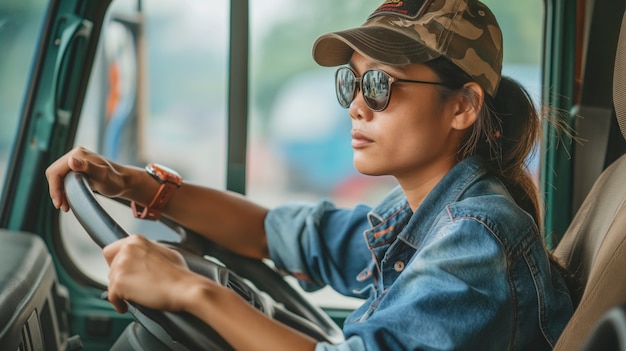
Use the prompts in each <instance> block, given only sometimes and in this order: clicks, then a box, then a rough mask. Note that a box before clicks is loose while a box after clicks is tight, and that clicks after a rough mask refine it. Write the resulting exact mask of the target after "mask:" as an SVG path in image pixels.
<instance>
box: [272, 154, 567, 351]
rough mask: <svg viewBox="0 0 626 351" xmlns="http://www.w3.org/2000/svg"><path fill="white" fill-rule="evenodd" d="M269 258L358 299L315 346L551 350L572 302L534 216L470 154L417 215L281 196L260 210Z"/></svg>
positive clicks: (396, 202) (399, 200)
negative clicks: (332, 333) (340, 336)
mask: <svg viewBox="0 0 626 351" xmlns="http://www.w3.org/2000/svg"><path fill="white" fill-rule="evenodd" d="M265 227H266V230H267V236H268V243H269V249H270V256H271V258H272V259H273V260H274V262H275V263H276V265H277V266H278V267H279V268H282V269H284V270H286V271H288V272H290V273H291V274H293V275H294V276H295V277H296V278H298V279H299V280H300V284H301V285H302V286H303V287H304V288H305V289H307V290H315V289H317V288H320V287H322V286H324V285H326V284H328V285H330V286H332V287H333V288H334V289H335V290H337V291H339V292H340V293H342V294H344V295H348V296H353V297H360V298H363V299H366V300H365V302H364V304H363V305H362V306H361V307H360V308H358V309H356V310H355V311H354V312H353V313H352V314H351V315H350V317H349V318H348V319H347V320H346V323H345V325H344V329H343V331H344V335H345V338H346V340H345V341H344V342H342V343H340V344H337V345H330V344H327V343H318V345H317V347H316V350H318V351H321V350H346V351H347V350H368V351H373V350H481V351H486V350H498V351H502V350H549V349H551V348H552V346H553V345H554V343H555V342H556V340H557V338H558V337H559V335H560V333H561V331H562V330H563V328H564V327H565V324H566V323H567V321H568V320H569V318H570V316H571V314H572V311H573V307H572V302H571V299H570V297H569V294H568V290H567V287H566V285H565V282H564V279H563V277H562V275H561V274H560V271H559V270H558V269H557V268H556V267H554V266H553V265H551V263H550V261H549V259H548V256H547V254H546V251H545V249H544V246H543V244H542V239H541V237H540V235H539V233H538V230H537V227H536V226H535V224H534V222H533V219H532V218H531V216H529V215H528V214H527V213H526V212H524V211H523V210H521V209H520V208H519V207H518V206H517V205H516V204H515V202H514V200H513V199H512V198H511V196H510V195H509V194H508V192H507V191H506V189H505V187H504V186H503V185H502V183H501V182H500V181H499V180H498V179H497V178H495V177H494V176H492V175H489V174H488V173H487V172H486V171H485V170H484V168H482V167H481V166H480V164H479V162H478V161H477V160H475V159H474V158H468V159H466V160H464V161H462V162H460V163H458V164H457V165H456V166H455V167H453V169H452V170H450V172H448V174H447V175H446V176H445V177H444V178H443V179H442V180H441V181H440V182H439V184H437V186H436V187H435V188H434V189H433V190H432V191H431V193H430V194H429V195H428V196H427V198H426V199H425V200H424V202H423V203H422V204H421V205H420V207H419V208H418V209H417V211H416V212H415V213H413V211H412V210H411V208H410V207H409V204H408V202H407V199H406V197H405V196H404V193H403V192H402V189H400V188H396V189H394V190H393V191H391V192H390V193H389V194H388V195H387V196H386V198H385V199H384V200H383V201H382V202H381V204H380V205H378V206H377V207H376V208H374V209H371V208H369V207H367V206H363V205H358V206H356V207H355V208H354V209H351V210H347V209H338V208H336V207H335V206H333V205H332V204H331V203H329V202H327V201H323V202H321V203H319V204H317V205H305V204H289V205H285V206H282V207H279V208H276V209H274V210H272V211H270V212H269V214H268V216H267V217H266V221H265Z"/></svg>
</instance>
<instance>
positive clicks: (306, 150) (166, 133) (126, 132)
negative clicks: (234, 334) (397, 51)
mask: <svg viewBox="0 0 626 351" xmlns="http://www.w3.org/2000/svg"><path fill="white" fill-rule="evenodd" d="M118 2H119V1H118ZM485 2H486V3H487V4H488V5H489V6H490V7H491V8H492V9H493V11H494V12H495V14H496V16H497V17H498V19H499V22H500V24H501V26H502V30H503V35H504V41H505V57H504V60H505V64H504V73H505V74H506V75H509V76H511V77H513V78H515V79H516V80H518V81H520V82H521V83H522V84H523V85H524V86H525V87H526V88H527V89H528V90H529V92H530V94H531V96H532V97H533V98H534V99H535V101H536V102H537V103H539V101H540V86H541V84H540V79H541V72H540V67H541V55H542V53H541V45H542V44H541V41H542V18H543V15H542V14H541V13H540V12H541V11H538V9H539V10H540V9H542V6H543V2H542V1H541V0H532V1H530V2H519V4H518V3H517V2H501V1H500V2H498V1H497V0H488V1H485ZM380 3H381V0H348V1H342V2H339V3H337V2H335V1H330V0H320V1H308V2H295V1H287V0H283V1H262V0H251V1H250V30H249V33H250V70H249V72H250V79H249V82H250V95H249V113H250V121H249V126H248V127H249V129H248V135H249V140H248V164H247V167H248V169H247V195H248V196H249V197H250V198H252V199H253V200H255V201H257V202H259V203H261V204H263V205H265V206H268V207H272V206H275V205H278V204H281V203H284V202H286V201H299V200H304V201H318V200H320V199H322V198H330V199H332V200H333V201H335V202H336V203H337V204H338V205H339V206H353V205H355V204H356V203H357V202H362V203H368V204H370V205H375V204H376V203H377V202H378V201H380V200H381V198H382V196H384V195H385V193H386V192H387V191H388V190H389V189H390V188H391V187H393V186H394V185H395V183H394V181H393V179H391V178H387V177H367V176H363V175H361V174H358V173H357V172H356V171H355V170H354V168H353V165H352V149H351V146H350V128H351V122H350V118H349V117H348V114H347V111H346V110H344V109H342V108H340V107H339V105H338V104H337V102H336V99H335V95H334V86H333V84H334V72H335V69H334V68H323V67H319V66H317V65H316V64H315V62H314V61H313V59H312V57H311V47H312V44H313V42H314V41H315V38H316V37H317V36H318V35H320V34H322V33H324V32H328V31H331V30H340V29H344V28H348V27H352V26H356V25H359V24H360V23H362V22H363V20H364V19H365V18H366V17H367V16H368V15H369V13H371V12H372V11H373V9H375V8H376V7H377V6H378V5H380ZM181 4H184V6H182V5H181ZM533 5H534V6H533ZM229 6H230V2H229V1H226V0H224V1H200V0H197V1H185V2H182V3H181V2H180V1H177V0H167V1H157V0H144V1H142V8H143V11H144V13H143V17H138V18H140V19H141V22H140V24H141V25H142V26H143V27H142V28H143V29H144V31H135V30H134V29H133V28H135V27H134V26H136V25H137V24H132V23H129V22H128V21H127V20H123V19H127V18H128V16H117V13H118V12H115V8H114V9H113V10H112V11H111V16H110V18H111V21H110V23H109V24H108V25H107V29H106V30H105V31H104V32H103V34H104V35H106V36H107V38H106V40H104V41H103V44H106V45H101V50H102V51H104V52H103V53H102V54H101V55H100V60H101V61H100V62H99V63H98V64H97V67H96V68H97V70H96V71H95V72H94V73H93V74H92V81H91V83H90V84H91V85H90V87H89V89H90V90H89V92H88V99H89V100H88V102H87V103H86V104H85V108H84V111H83V120H82V121H81V125H80V130H79V136H78V140H77V142H76V144H77V145H84V146H86V147H89V148H91V149H93V150H97V151H99V152H101V153H104V154H106V155H107V156H109V157H111V158H113V159H116V160H119V161H120V162H130V163H134V164H136V165H138V166H143V165H144V164H145V163H147V162H160V163H163V164H165V165H168V166H170V167H172V168H174V169H176V170H177V171H179V173H181V174H182V175H183V177H184V178H185V179H186V180H189V181H193V182H196V183H200V184H203V185H206V186H211V187H215V188H219V189H223V188H224V187H225V183H226V168H225V167H226V166H225V165H226V128H227V127H226V122H227V120H226V118H227V117H226V115H227V111H226V102H227V96H226V94H227V88H228V84H227V83H228V82H227V79H228V66H227V60H228V34H227V33H228V26H229V24H228V21H229V15H230V14H229V11H230V8H229ZM303 13H304V14H306V15H305V16H303ZM140 33H145V34H144V35H143V36H142V37H139V36H138V35H139V34H140ZM109 36H110V37H109ZM133 80H134V81H133ZM531 161H532V162H533V163H532V164H533V167H534V168H533V171H535V172H536V168H537V167H538V158H536V159H533V160H531ZM116 211H119V212H120V213H123V214H124V216H125V217H130V210H129V209H128V208H126V207H124V206H120V208H119V210H116ZM68 217H70V216H68ZM118 218H119V217H118ZM69 221H70V220H69V219H68V223H69ZM145 225H146V224H143V223H136V221H134V220H132V219H129V224H128V227H129V228H127V229H129V231H131V232H138V233H142V234H149V235H155V233H159V230H158V229H154V228H146V227H143V226H145ZM75 226H77V224H71V225H70V224H67V225H66V226H65V228H64V236H65V237H66V238H67V239H66V240H65V242H66V246H67V247H68V250H69V251H74V252H77V254H76V256H75V259H76V260H77V266H78V267H81V268H85V269H87V267H89V266H90V265H89V264H86V263H84V262H83V261H81V260H83V259H85V260H88V259H90V257H98V259H99V260H100V256H101V255H100V253H99V249H97V248H94V249H93V250H94V251H91V252H89V251H87V250H84V249H82V248H83V247H85V246H86V245H89V244H87V243H85V242H88V241H89V239H88V238H87V236H86V235H85V234H83V233H82V232H81V231H80V230H79V229H78V228H75ZM159 235H161V234H159ZM164 235H167V234H164ZM72 246H75V247H78V248H77V249H71V248H70V247H72ZM95 250H97V251H98V252H95ZM81 255H82V256H85V257H81ZM99 264H100V265H101V267H100V268H98V269H96V270H94V272H91V273H89V274H90V275H91V276H94V277H96V279H98V280H100V281H104V280H105V277H106V274H105V273H103V272H106V267H105V266H104V263H103V262H102V263H99ZM323 296H327V295H323ZM327 300H328V299H327ZM324 303H328V302H327V301H325V302H324Z"/></svg>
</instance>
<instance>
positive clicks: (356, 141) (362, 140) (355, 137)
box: [350, 130, 374, 149]
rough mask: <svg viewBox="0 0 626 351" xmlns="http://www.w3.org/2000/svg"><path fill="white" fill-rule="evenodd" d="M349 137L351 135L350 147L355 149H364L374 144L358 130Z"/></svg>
mask: <svg viewBox="0 0 626 351" xmlns="http://www.w3.org/2000/svg"><path fill="white" fill-rule="evenodd" d="M350 135H352V147H353V148H355V149H359V148H363V147H366V146H367V145H370V144H372V143H373V142H374V141H373V140H372V139H370V138H368V137H367V136H365V134H363V133H362V132H360V131H358V130H353V131H352V133H350Z"/></svg>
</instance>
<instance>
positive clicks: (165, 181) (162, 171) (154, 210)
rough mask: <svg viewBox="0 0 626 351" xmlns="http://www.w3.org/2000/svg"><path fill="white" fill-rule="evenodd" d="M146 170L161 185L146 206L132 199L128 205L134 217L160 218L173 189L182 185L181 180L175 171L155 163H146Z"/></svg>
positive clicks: (154, 219) (172, 193)
mask: <svg viewBox="0 0 626 351" xmlns="http://www.w3.org/2000/svg"><path fill="white" fill-rule="evenodd" d="M146 172H148V174H150V175H151V176H152V177H153V178H154V179H155V180H157V181H158V182H159V183H160V184H161V185H160V186H159V189H158V190H157V192H156V194H154V198H152V201H150V203H149V204H148V206H146V207H143V206H141V205H139V204H137V203H136V202H135V201H132V202H131V203H130V207H131V209H132V210H133V216H135V218H141V219H148V220H153V221H156V220H158V219H159V218H161V213H162V212H163V209H164V208H165V205H167V203H168V202H169V201H170V199H171V198H172V195H174V191H175V190H176V189H177V188H178V187H179V186H181V185H182V183H183V180H182V178H181V177H180V176H179V175H178V173H176V172H175V171H173V170H171V169H169V168H167V167H165V166H162V165H158V164H155V163H151V164H149V165H147V166H146Z"/></svg>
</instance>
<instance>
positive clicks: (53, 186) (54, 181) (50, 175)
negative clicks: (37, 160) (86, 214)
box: [46, 156, 69, 208]
mask: <svg viewBox="0 0 626 351" xmlns="http://www.w3.org/2000/svg"><path fill="white" fill-rule="evenodd" d="M66 157H67V156H64V157H62V158H60V159H59V160H57V161H56V162H54V163H52V164H51V165H50V166H49V167H48V168H47V169H46V179H47V180H48V191H49V193H50V198H51V199H52V204H53V205H54V207H55V208H62V206H63V203H64V202H65V190H64V186H63V178H64V177H65V175H66V174H67V172H68V171H69V169H68V167H67V162H66V160H65V158H66Z"/></svg>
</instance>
